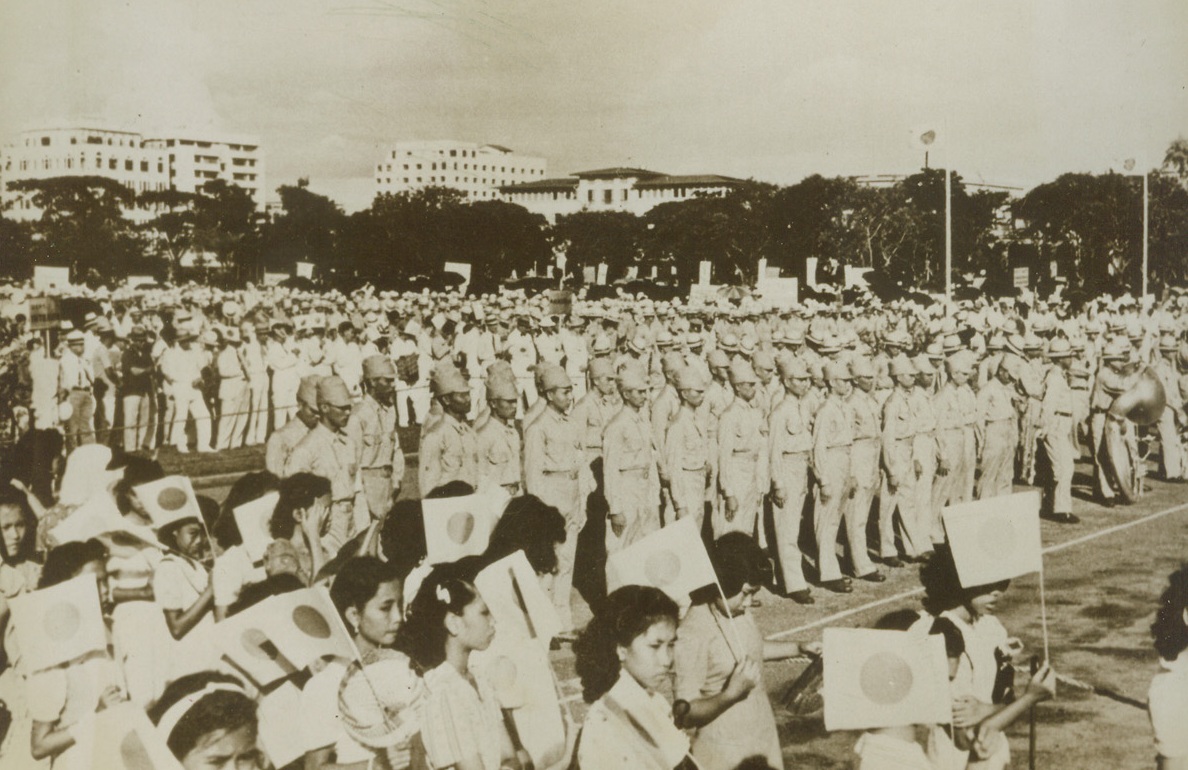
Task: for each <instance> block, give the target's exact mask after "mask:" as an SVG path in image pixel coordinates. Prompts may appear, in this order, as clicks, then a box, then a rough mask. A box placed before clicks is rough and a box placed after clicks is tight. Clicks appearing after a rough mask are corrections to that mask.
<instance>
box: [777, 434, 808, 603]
mask: <svg viewBox="0 0 1188 770" xmlns="http://www.w3.org/2000/svg"><path fill="white" fill-rule="evenodd" d="M779 473H780V477H779V484H780V488H781V490H782V491H783V493H784V504H783V505H776V503H775V500H774V497H773V499H772V504H771V509H772V510H771V512H772V528H773V530H774V535H775V552H776V560H777V562H778V563H779V569H780V578H781V581H782V583H783V586H784V591H786V592H787V593H793V592H794V591H803V590H805V589H806V588H808V584H807V583H806V582H805V580H804V563H803V562H804V556H803V554H801V552H800V542H799V541H800V523H801V519H802V517H803V515H804V501H805V498H806V497H807V496H808V452H796V453H793V454H785V455H784V457H783V459H782V460H781V462H780V467H779Z"/></svg>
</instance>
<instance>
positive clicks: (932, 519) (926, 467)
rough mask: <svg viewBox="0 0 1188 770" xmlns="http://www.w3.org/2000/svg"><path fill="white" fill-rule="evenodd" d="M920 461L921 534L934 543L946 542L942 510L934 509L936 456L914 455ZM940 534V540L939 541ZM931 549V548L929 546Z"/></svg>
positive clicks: (917, 514) (919, 506)
mask: <svg viewBox="0 0 1188 770" xmlns="http://www.w3.org/2000/svg"><path fill="white" fill-rule="evenodd" d="M913 459H916V460H918V461H919V463H920V465H921V467H922V469H923V470H922V472H921V473H920V476H919V477H918V478H917V479H916V517H917V518H916V520H917V521H918V522H919V523H920V532H921V533H922V534H924V535H926V536H928V537H930V538H931V542H932V543H940V542H944V539H945V537H944V530H945V528H944V525H943V524H942V523H941V518H940V512H941V509H940V508H933V507H932V487H933V486H934V485H935V484H936V482H937V476H936V454H935V453H933V452H925V453H924V454H922V455H919V456H917V455H913ZM937 533H940V539H939V540H938V539H937ZM928 547H929V548H931V546H928Z"/></svg>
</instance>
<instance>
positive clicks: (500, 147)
mask: <svg viewBox="0 0 1188 770" xmlns="http://www.w3.org/2000/svg"><path fill="white" fill-rule="evenodd" d="M483 147H490V148H491V149H492V150H495V151H496V152H502V153H503V154H504V155H507V154H510V153H511V152H513V150H512V149H511V148H508V147H504V146H503V145H501V144H484V145H483Z"/></svg>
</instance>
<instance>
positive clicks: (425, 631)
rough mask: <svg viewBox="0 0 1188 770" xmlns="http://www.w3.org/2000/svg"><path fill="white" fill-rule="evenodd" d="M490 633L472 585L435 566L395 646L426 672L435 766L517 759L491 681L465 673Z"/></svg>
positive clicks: (515, 763) (428, 747)
mask: <svg viewBox="0 0 1188 770" xmlns="http://www.w3.org/2000/svg"><path fill="white" fill-rule="evenodd" d="M494 636H495V624H494V622H493V621H492V619H491V612H490V610H488V609H487V604H486V602H484V601H483V599H482V597H480V596H479V595H478V591H477V590H475V587H474V585H473V584H472V583H470V582H468V581H466V580H462V579H460V578H458V577H454V576H452V575H451V574H450V573H449V571H448V567H447V568H441V567H439V568H437V569H435V570H434V571H433V572H432V573H430V575H429V576H428V577H427V578H426V579H425V582H424V583H422V584H421V587H420V589H419V590H418V591H417V596H416V598H415V599H413V602H412V607H411V608H410V610H409V614H408V620H407V622H406V623H405V624H404V627H403V628H402V629H401V632H400V642H399V646H400V647H402V648H403V649H404V650H406V651H408V653H409V655H410V656H411V657H412V659H413V661H414V662H415V663H416V664H417V665H418V666H419V667H420V669H421V670H422V671H424V672H425V686H426V688H428V690H429V695H428V698H427V700H426V702H425V711H424V718H423V723H422V727H421V739H422V740H423V741H424V743H425V753H426V754H427V755H428V758H429V764H430V766H431V767H433V768H436V769H437V770H445V769H446V768H454V769H455V770H500V769H501V768H519V767H521V762H520V759H519V756H518V755H517V752H516V750H515V748H514V746H513V744H512V740H511V735H510V734H509V733H508V730H507V726H506V724H505V722H504V721H503V713H502V712H501V711H500V708H499V700H498V699H497V697H496V695H495V692H494V691H493V690H492V689H491V686H490V684H488V683H487V682H485V681H483V680H481V679H478V678H476V677H475V676H474V675H473V674H472V673H471V671H470V654H471V653H472V652H474V651H476V650H485V649H487V647H488V646H490V644H491V640H492V639H493V638H494Z"/></svg>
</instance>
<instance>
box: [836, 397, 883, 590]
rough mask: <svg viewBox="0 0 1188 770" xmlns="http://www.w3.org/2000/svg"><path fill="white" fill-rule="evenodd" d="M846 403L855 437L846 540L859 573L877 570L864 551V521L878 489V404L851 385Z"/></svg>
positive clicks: (880, 450)
mask: <svg viewBox="0 0 1188 770" xmlns="http://www.w3.org/2000/svg"><path fill="white" fill-rule="evenodd" d="M846 404H847V406H848V407H849V408H850V415H851V416H852V417H853V439H854V444H853V449H852V451H851V453H850V475H851V476H852V477H853V479H854V497H853V499H851V500H850V501H849V503H848V504H846V506H845V509H844V513H845V522H846V542H848V543H849V545H850V560H851V562H852V564H853V567H854V574H855V575H860V576H861V575H867V574H869V573H871V572H875V571H876V570H877V568H876V567H875V565H874V562H872V561H871V560H870V555H869V554H868V553H867V550H866V523H867V522H868V521H870V511H871V506H872V505H873V503H874V498H875V495H876V494H877V493H878V491H879V479H880V475H879V457H880V455H881V454H882V435H881V434H882V430H881V427H880V425H879V405H878V402H877V401H875V397H874V395H873V394H872V393H867V392H865V391H863V390H862V389H861V388H854V390H853V392H851V393H850V397H849V398H848V399H846Z"/></svg>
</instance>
